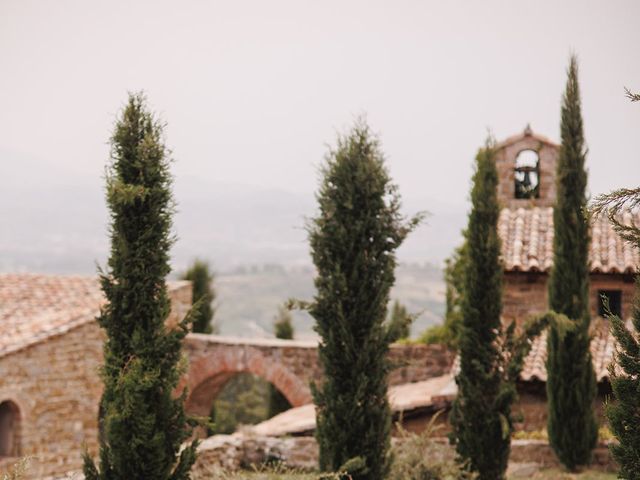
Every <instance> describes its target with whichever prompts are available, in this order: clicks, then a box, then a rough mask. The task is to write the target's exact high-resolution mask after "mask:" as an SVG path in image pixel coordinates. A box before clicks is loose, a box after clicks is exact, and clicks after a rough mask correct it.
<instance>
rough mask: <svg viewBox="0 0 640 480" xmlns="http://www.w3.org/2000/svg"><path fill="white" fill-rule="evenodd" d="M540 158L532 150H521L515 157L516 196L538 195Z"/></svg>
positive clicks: (533, 196) (536, 196)
mask: <svg viewBox="0 0 640 480" xmlns="http://www.w3.org/2000/svg"><path fill="white" fill-rule="evenodd" d="M539 166H540V158H539V157H538V154H537V153H536V152H534V151H533V150H523V151H522V152H520V153H519V154H518V156H517V157H516V167H515V171H514V180H515V196H516V198H538V197H539V196H540V188H539V187H540V170H539Z"/></svg>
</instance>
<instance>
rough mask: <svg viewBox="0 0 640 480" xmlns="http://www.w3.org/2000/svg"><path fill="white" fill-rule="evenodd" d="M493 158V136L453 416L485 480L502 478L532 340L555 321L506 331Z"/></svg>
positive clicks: (476, 201) (478, 192)
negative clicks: (513, 410) (518, 388)
mask: <svg viewBox="0 0 640 480" xmlns="http://www.w3.org/2000/svg"><path fill="white" fill-rule="evenodd" d="M494 157H495V151H494V147H493V142H492V141H491V139H489V140H488V141H487V143H486V145H485V147H484V148H482V149H480V151H479V152H478V155H477V156H476V170H475V174H474V176H473V188H472V190H471V205H472V206H471V213H470V214H469V223H468V228H467V234H466V245H467V247H466V248H467V251H466V253H465V254H464V256H465V270H464V271H465V274H464V283H463V287H462V288H463V291H464V295H463V296H462V303H461V315H462V322H461V326H460V327H461V328H460V336H459V339H458V352H459V355H460V373H459V374H458V375H457V376H456V383H457V384H458V396H457V398H456V400H455V402H454V404H453V408H452V411H451V415H450V421H451V425H452V427H453V434H452V440H453V441H454V443H455V445H456V451H457V454H458V459H459V461H460V462H461V463H464V464H466V465H467V468H468V469H469V470H470V471H472V472H476V473H478V478H479V479H481V480H499V479H502V478H504V475H505V471H506V468H507V462H508V459H509V451H510V446H511V440H510V437H511V433H512V432H513V418H512V416H511V405H512V404H513V402H514V401H515V399H516V397H517V392H516V386H515V382H516V380H517V378H518V376H519V374H520V371H521V370H522V365H523V362H524V358H525V357H526V355H527V353H528V352H529V350H530V348H531V341H530V339H531V338H533V337H535V336H537V335H539V334H540V332H541V331H542V330H543V329H544V328H545V327H546V326H547V325H548V324H549V323H550V322H551V321H552V319H553V318H554V317H553V316H552V315H551V314H549V315H546V316H543V317H541V318H538V319H532V320H530V321H528V322H527V323H525V328H524V330H523V331H522V332H516V327H515V324H513V323H512V324H511V325H510V326H509V327H508V328H507V329H506V330H503V328H502V324H501V321H500V313H501V310H502V275H503V273H502V272H503V268H502V265H501V263H500V260H499V258H500V239H499V237H498V229H497V225H498V216H499V206H498V200H497V193H496V188H497V184H498V173H497V170H496V165H495V158H494Z"/></svg>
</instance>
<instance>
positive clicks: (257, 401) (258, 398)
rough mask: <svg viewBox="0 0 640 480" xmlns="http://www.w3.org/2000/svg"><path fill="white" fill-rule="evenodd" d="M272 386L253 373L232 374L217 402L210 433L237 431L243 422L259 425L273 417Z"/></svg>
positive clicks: (212, 413)
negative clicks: (271, 412) (271, 411)
mask: <svg viewBox="0 0 640 480" xmlns="http://www.w3.org/2000/svg"><path fill="white" fill-rule="evenodd" d="M270 386H271V385H270V384H269V382H267V381H266V380H263V379H261V378H260V377H257V376H255V375H252V374H250V373H240V374H238V375H234V376H233V377H231V379H229V381H228V382H227V384H226V385H225V386H224V388H223V389H222V390H221V391H220V394H219V395H218V396H217V398H216V400H215V401H214V403H213V407H212V412H211V419H212V421H213V428H211V429H209V435H215V434H219V433H227V434H228V433H233V432H235V431H236V430H237V429H238V427H239V426H240V425H255V424H256V423H260V422H262V421H264V420H266V419H267V418H269V415H268V413H269V403H268V395H269V387H270Z"/></svg>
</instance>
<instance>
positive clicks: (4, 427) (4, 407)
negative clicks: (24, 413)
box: [0, 401, 20, 458]
mask: <svg viewBox="0 0 640 480" xmlns="http://www.w3.org/2000/svg"><path fill="white" fill-rule="evenodd" d="M19 422H20V410H18V406H17V405H16V404H15V403H13V402H11V401H4V402H2V403H0V458H2V457H17V456H18V455H19V451H18V450H19V449H18V443H19V442H18V426H19Z"/></svg>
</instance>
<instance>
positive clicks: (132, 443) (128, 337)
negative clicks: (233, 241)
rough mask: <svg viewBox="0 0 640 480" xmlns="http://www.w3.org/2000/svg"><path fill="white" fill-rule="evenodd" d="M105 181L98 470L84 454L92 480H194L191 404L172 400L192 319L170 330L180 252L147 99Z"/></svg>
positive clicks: (114, 142)
mask: <svg viewBox="0 0 640 480" xmlns="http://www.w3.org/2000/svg"><path fill="white" fill-rule="evenodd" d="M111 146H112V151H111V156H112V162H111V164H110V166H109V169H108V173H107V203H108V205H109V208H110V212H111V255H110V258H109V261H108V269H107V271H106V272H102V273H101V275H100V280H101V284H102V290H103V292H104V294H105V297H106V299H107V302H106V304H105V305H104V307H103V308H102V309H101V312H100V316H99V317H98V322H99V324H100V326H101V327H102V328H104V329H105V331H106V335H107V339H106V341H105V344H104V367H103V369H102V379H103V381H104V394H103V397H102V407H103V410H104V419H103V426H104V429H103V435H102V438H101V441H100V468H99V469H98V468H97V467H96V465H95V464H94V462H93V460H92V459H91V458H90V457H89V455H88V454H85V465H84V473H85V476H86V478H87V479H88V480H98V479H102V480H120V479H122V480H130V479H133V478H139V479H142V478H144V479H154V480H156V479H157V480H161V479H172V480H173V479H175V480H178V479H188V478H189V469H190V468H191V465H192V464H193V462H194V461H195V457H196V444H195V443H192V444H190V445H188V446H187V447H185V448H184V449H182V451H180V447H181V445H182V443H183V442H184V441H185V440H187V438H189V436H190V433H191V429H190V428H189V426H188V425H187V418H186V416H185V413H184V409H183V401H184V395H183V396H181V397H178V398H174V397H173V394H172V392H173V390H174V389H175V387H176V386H177V383H178V378H179V375H180V372H179V369H178V363H179V361H180V358H181V350H180V348H181V341H182V339H183V338H184V336H185V335H186V334H187V331H188V326H189V325H188V323H189V320H190V319H189V318H186V319H184V320H183V321H182V322H180V323H179V325H178V326H177V327H175V328H173V329H168V328H166V327H165V320H166V319H167V317H168V315H169V312H170V307H171V305H170V300H169V297H168V294H167V287H166V284H165V277H166V276H167V274H168V273H169V271H170V267H169V248H170V246H171V243H172V237H171V234H170V230H171V217H172V214H173V202H172V197H171V175H170V172H169V158H168V154H167V151H166V148H165V146H164V144H163V138H162V127H161V125H160V124H159V123H158V122H157V121H156V120H155V119H154V117H153V116H152V115H151V114H150V113H148V111H147V108H146V105H145V100H144V98H143V97H142V95H131V96H130V97H129V101H128V103H127V105H126V107H125V108H124V111H123V112H122V114H121V116H120V118H119V119H118V121H117V123H116V126H115V131H114V134H113V137H112V139H111Z"/></svg>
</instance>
